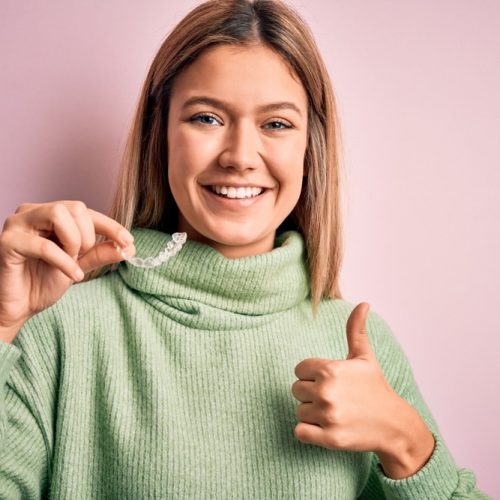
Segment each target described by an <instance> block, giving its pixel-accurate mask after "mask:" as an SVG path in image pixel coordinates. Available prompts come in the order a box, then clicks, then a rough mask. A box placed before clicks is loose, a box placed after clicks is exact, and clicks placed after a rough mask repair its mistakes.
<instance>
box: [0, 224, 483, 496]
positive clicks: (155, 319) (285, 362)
mask: <svg viewBox="0 0 500 500" xmlns="http://www.w3.org/2000/svg"><path fill="white" fill-rule="evenodd" d="M132 233H133V234H134V236H135V244H136V249H137V256H141V257H146V256H156V255H157V254H158V253H159V252H160V251H161V250H163V249H164V248H165V245H166V243H167V242H168V241H169V240H170V239H171V237H170V235H167V234H165V233H162V232H160V231H155V230H151V229H143V228H137V227H134V228H133V229H132ZM354 306H355V304H352V303H349V302H346V301H344V300H340V299H337V300H333V299H328V300H323V301H322V302H321V304H320V307H319V310H318V314H317V316H316V318H315V319H313V316H312V311H311V301H310V287H309V278H308V273H307V267H306V260H305V247H304V241H303V238H302V236H301V235H300V234H299V233H297V232H295V231H288V232H285V233H283V234H281V235H279V236H277V238H276V239H275V247H274V249H273V250H272V251H270V252H267V253H265V254H260V255H256V256H249V257H243V258H238V259H228V258H226V257H224V256H223V255H222V254H220V253H219V252H218V251H216V250H215V249H213V248H212V247H210V246H208V245H206V244H202V243H199V242H195V241H191V240H188V241H187V242H186V243H185V245H184V247H183V248H182V249H181V251H180V252H179V253H178V254H177V255H175V256H174V257H172V258H171V259H170V260H168V261H167V262H166V263H164V264H162V265H161V266H159V267H156V268H152V269H145V268H138V267H133V266H131V265H130V264H128V263H126V262H122V263H121V264H120V265H119V267H118V269H117V270H116V271H114V272H110V273H107V274H105V275H103V276H101V277H99V278H97V279H94V280H92V281H89V282H84V283H79V284H75V285H73V286H72V287H70V288H69V289H68V291H67V292H66V293H65V294H64V295H63V296H62V297H61V299H59V301H57V302H56V303H55V304H54V305H53V306H51V307H49V308H48V309H45V310H44V311H42V312H40V313H38V314H37V315H35V316H33V317H32V318H31V319H30V320H28V321H27V322H26V323H25V324H24V325H23V327H22V329H21V331H20V332H19V334H18V336H17V337H16V339H15V340H14V342H13V343H12V344H7V343H5V342H0V383H1V387H3V391H2V392H1V395H0V497H1V498H2V499H8V500H11V499H12V500H13V499H18V498H22V499H32V498H49V497H50V498H56V499H65V500H66V499H94V498H95V499H217V500H220V499H287V500H288V499H314V500H316V499H328V500H335V499H343V500H348V499H354V498H361V499H409V500H410V499H411V500H417V499H418V500H424V499H425V500H430V499H436V500H437V499H451V498H456V499H458V498H461V499H465V498H470V499H484V498H489V497H488V496H487V495H485V494H484V493H482V492H481V491H479V490H478V489H477V488H476V484H475V482H476V480H475V476H474V473H473V472H472V471H471V470H469V469H463V468H459V467H457V465H456V464H455V462H454V460H453V458H452V456H451V455H450V452H449V450H448V449H447V447H446V445H445V443H444V441H443V438H442V436H441V434H440V431H439V429H438V427H437V425H436V422H435V421H434V419H433V417H432V415H431V413H430V411H429V409H428V407H427V406H426V404H425V402H424V400H423V399H422V396H421V394H420V392H419V389H418V386H417V385H416V382H415V380H414V376H413V374H412V369H411V367H410V365H409V362H408V359H407V357H406V356H405V354H404V352H403V351H402V348H401V347H400V345H399V343H398V342H397V340H396V339H395V337H394V335H393V334H392V332H391V330H390V328H389V326H388V324H387V322H386V321H385V320H383V319H382V317H381V316H379V315H378V314H377V313H375V312H374V311H373V310H371V311H370V312H369V315H368V318H367V330H368V335H369V340H370V343H371V345H372V348H373V350H374V352H375V354H376V356H377V359H378V360H379V363H380V365H381V367H382V370H383V372H384V375H385V377H386V379H387V380H388V382H389V383H390V384H391V385H392V386H393V387H394V389H395V390H396V391H397V393H398V394H400V395H401V396H402V397H404V398H405V399H406V400H407V401H408V402H409V403H410V404H412V405H413V406H414V407H415V408H416V409H417V410H418V411H419V413H420V414H421V415H422V417H423V418H424V419H425V421H426V422H427V424H428V426H429V428H430V429H431V431H432V433H433V434H434V438H435V440H436V446H435V449H434V451H433V454H432V456H431V458H430V460H429V461H428V462H427V463H426V464H425V465H424V467H423V468H422V469H420V470H419V471H418V472H416V473H415V474H414V475H412V476H410V477H408V478H405V479H399V480H395V479H391V478H389V477H387V476H385V474H384V472H383V469H382V467H381V465H380V463H379V462H378V457H377V456H376V455H375V454H374V453H372V452H366V453H363V452H355V451H340V450H332V449H327V448H324V447H320V446H316V445H312V444H305V443H302V442H299V441H298V440H297V438H296V437H295V435H294V428H295V426H296V425H297V423H298V422H299V420H298V418H297V416H296V414H295V408H296V407H297V405H298V404H299V402H298V401H297V400H296V399H295V398H294V397H293V395H292V393H291V386H292V384H293V382H294V381H295V380H297V377H296V376H295V374H294V368H295V366H296V365H297V364H298V363H299V362H300V361H302V360H304V359H306V358H309V357H320V358H329V359H345V358H346V356H347V351H348V347H347V340H346V333H345V332H346V322H347V318H348V317H349V314H350V312H351V311H352V309H353V308H354ZM395 417H396V416H395Z"/></svg>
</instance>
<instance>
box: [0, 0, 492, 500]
mask: <svg viewBox="0 0 500 500" xmlns="http://www.w3.org/2000/svg"><path fill="white" fill-rule="evenodd" d="M197 3H199V2H193V1H183V2H176V3H174V2H165V1H159V0H150V1H149V2H148V3H147V7H145V6H144V4H140V3H138V2H132V1H128V2H126V1H123V0H120V1H118V0H108V1H107V2H96V1H89V2H78V3H76V2H67V1H65V0H64V1H63V0H57V1H56V0H52V1H51V2H43V4H44V5H42V3H41V2H40V3H38V2H28V3H26V2H17V1H15V0H2V1H1V3H0V20H1V21H0V85H1V89H0V90H1V91H0V109H1V115H0V129H1V130H0V141H1V148H0V150H1V151H2V154H1V159H0V162H1V163H0V168H1V182H0V224H1V225H3V221H4V219H5V217H6V216H7V215H8V214H9V213H12V212H14V210H15V208H16V207H17V206H18V205H19V204H20V203H23V202H46V201H52V200H57V199H79V200H83V201H84V202H85V203H87V205H88V206H90V207H92V208H94V209H96V210H99V211H106V210H107V208H108V206H109V203H110V200H111V193H112V191H113V185H114V176H115V172H116V169H117V165H118V161H119V157H120V154H121V150H122V147H123V144H124V140H125V134H126V132H127V130H128V127H129V123H130V120H131V117H132V113H133V110H134V106H135V103H136V100H137V98H138V95H139V91H140V88H141V85H142V82H143V80H144V78H145V75H146V71H147V69H148V66H149V64H150V62H151V60H152V58H153V56H154V54H155V52H156V51H157V49H158V48H159V46H160V44H161V42H162V40H163V38H164V37H165V36H166V34H167V32H168V31H169V30H170V29H171V28H172V27H173V25H174V24H175V23H176V22H178V21H179V20H180V19H181V17H182V16H183V15H184V14H185V13H187V12H188V10H190V8H191V7H193V6H194V5H196V4H197ZM28 4H29V5H28ZM290 4H291V5H293V6H295V7H297V8H298V10H299V12H300V13H301V14H302V15H303V17H304V18H305V19H306V21H307V22H308V23H309V24H310V26H311V28H312V30H313V32H314V33H315V36H316V39H317V42H318V45H319V47H320V49H321V51H322V53H323V55H324V58H325V60H326V63H327V65H328V68H329V70H330V74H331V77H332V80H333V84H334V87H335V90H336V92H337V96H338V100H339V103H340V115H341V119H342V124H343V131H344V141H345V142H344V150H345V162H344V163H345V170H346V176H345V185H344V186H345V203H344V205H345V229H346V256H345V263H344V267H343V271H342V283H343V292H344V295H345V298H346V299H347V300H350V301H353V302H356V303H357V302H361V301H367V302H369V303H370V304H371V307H372V309H373V310H375V311H377V312H378V313H379V314H381V315H382V316H383V317H384V318H385V319H386V320H387V322H388V323H389V324H390V325H391V327H392V329H393V331H394V334H395V335H396V337H397V338H398V340H399V341H400V343H401V344H402V345H403V348H404V349H405V351H406V353H407V355H408V357H409V358H410V361H411V364H412V366H413V370H414V373H415V376H416V379H417V382H418V384H419V387H420V388H421V391H422V393H423V395H424V398H425V399H426V401H427V403H428V405H429V406H430V408H431V410H432V412H433V414H434V416H435V417H436V419H437V421H438V424H439V426H440V429H441V431H442V434H443V436H444V438H445V440H446V442H447V444H448V447H449V448H450V450H451V452H452V454H453V456H454V457H455V460H456V461H457V463H458V464H459V465H460V466H462V467H467V468H471V469H472V470H473V471H474V472H475V474H476V477H477V480H478V485H479V487H480V488H481V489H483V490H484V491H485V492H487V493H489V494H490V495H492V496H493V497H497V496H498V497H500V485H499V482H498V480H497V475H498V472H497V470H496V469H497V467H498V464H500V454H499V451H498V450H499V448H500V438H499V431H498V421H499V416H500V412H499V409H500V398H499V392H500V391H499V382H500V377H499V372H500V368H499V366H500V363H499V356H498V351H499V349H500V338H499V334H500V328H499V326H498V325H499V305H498V302H499V299H500V293H499V291H498V286H499V277H500V272H499V271H500V264H499V256H500V236H499V221H498V219H499V216H500V203H499V193H498V184H499V183H500V174H499V171H500V162H499V160H500V132H499V131H500V97H499V94H498V89H499V88H500V3H499V2H498V1H496V0H482V1H481V2H477V3H475V2H470V1H467V0H442V1H441V2H430V1H424V2H422V1H421V0H407V1H405V2H389V1H387V0H372V1H370V2H367V1H365V0H350V1H349V2H347V1H340V0H334V1H329V2H327V1H326V0H323V1H321V0H307V1H306V0H303V1H294V2H290ZM0 227H1V226H0Z"/></svg>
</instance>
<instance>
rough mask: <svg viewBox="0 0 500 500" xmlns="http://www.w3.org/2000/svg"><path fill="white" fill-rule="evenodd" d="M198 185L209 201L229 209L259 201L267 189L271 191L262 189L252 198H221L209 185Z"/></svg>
mask: <svg viewBox="0 0 500 500" xmlns="http://www.w3.org/2000/svg"><path fill="white" fill-rule="evenodd" d="M215 185H217V184H215ZM200 187H201V190H202V191H203V193H204V195H203V196H204V197H205V198H206V199H207V200H208V202H209V203H211V204H215V205H216V206H217V207H218V208H220V207H225V208H229V209H231V210H238V209H240V208H247V207H250V206H252V205H255V204H256V203H259V202H261V201H262V199H263V198H265V197H266V196H267V193H268V191H271V190H270V189H264V191H263V192H262V193H261V194H259V195H258V196H254V197H253V198H223V197H222V196H219V195H218V194H216V193H214V192H213V191H212V190H211V189H210V185H209V186H202V185H200Z"/></svg>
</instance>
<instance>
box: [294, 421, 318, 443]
mask: <svg viewBox="0 0 500 500" xmlns="http://www.w3.org/2000/svg"><path fill="white" fill-rule="evenodd" d="M294 433H295V437H296V438H297V439H298V440H299V441H301V442H302V443H306V444H317V445H321V446H322V445H323V441H324V434H325V431H324V429H323V428H322V427H320V426H319V425H314V424H308V423H305V422H299V423H298V424H297V425H296V426H295V430H294Z"/></svg>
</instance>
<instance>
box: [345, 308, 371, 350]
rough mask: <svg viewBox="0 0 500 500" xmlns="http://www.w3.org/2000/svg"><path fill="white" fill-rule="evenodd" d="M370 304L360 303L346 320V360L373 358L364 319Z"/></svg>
mask: <svg viewBox="0 0 500 500" xmlns="http://www.w3.org/2000/svg"><path fill="white" fill-rule="evenodd" d="M369 310H370V304H368V302H361V303H360V304H358V305H357V306H356V307H355V308H354V309H353V310H352V312H351V314H350V316H349V318H348V319H347V325H346V333H347V345H348V348H349V352H348V355H347V359H353V358H364V359H370V358H373V356H374V354H373V351H372V348H371V345H370V340H369V339H368V334H367V332H366V318H367V316H368V311H369Z"/></svg>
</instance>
